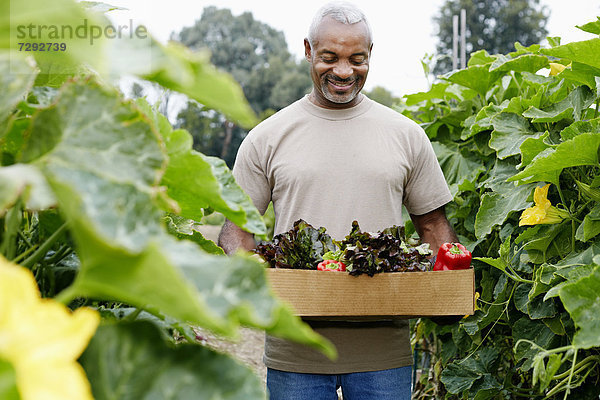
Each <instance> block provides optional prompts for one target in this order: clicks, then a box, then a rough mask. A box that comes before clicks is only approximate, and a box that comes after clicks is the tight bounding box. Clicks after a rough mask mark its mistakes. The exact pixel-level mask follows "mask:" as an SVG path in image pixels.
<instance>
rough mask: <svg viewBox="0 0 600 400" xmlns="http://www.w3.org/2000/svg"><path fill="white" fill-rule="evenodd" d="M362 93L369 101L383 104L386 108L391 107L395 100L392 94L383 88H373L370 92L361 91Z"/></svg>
mask: <svg viewBox="0 0 600 400" xmlns="http://www.w3.org/2000/svg"><path fill="white" fill-rule="evenodd" d="M363 93H364V94H365V95H367V97H368V98H370V99H371V100H375V101H376V102H378V103H379V104H383V105H384V106H387V107H391V106H392V105H393V104H394V103H395V102H396V100H397V99H396V98H395V97H394V95H393V94H392V92H390V91H389V90H387V89H386V88H384V87H383V86H375V87H374V88H373V89H371V91H365V90H363Z"/></svg>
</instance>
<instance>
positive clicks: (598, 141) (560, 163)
mask: <svg viewBox="0 0 600 400" xmlns="http://www.w3.org/2000/svg"><path fill="white" fill-rule="evenodd" d="M598 147H600V135H599V134H597V133H582V134H580V135H578V136H575V137H574V138H572V139H570V140H567V141H565V142H563V143H561V144H559V145H558V146H557V147H556V148H554V149H547V150H545V151H543V152H542V153H540V154H539V155H538V156H537V157H536V158H535V159H534V160H533V161H532V162H531V164H529V165H528V166H527V167H525V169H524V170H523V171H521V172H519V173H518V174H516V175H514V176H513V177H511V178H509V179H508V180H509V181H516V180H520V181H523V182H530V181H543V180H545V179H547V177H548V174H549V173H550V172H555V173H560V172H561V171H562V170H563V169H564V168H567V167H575V166H579V165H598Z"/></svg>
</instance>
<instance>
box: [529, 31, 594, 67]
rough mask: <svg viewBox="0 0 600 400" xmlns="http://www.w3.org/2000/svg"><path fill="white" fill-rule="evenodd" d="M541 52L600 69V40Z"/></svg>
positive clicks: (574, 43) (571, 44)
mask: <svg viewBox="0 0 600 400" xmlns="http://www.w3.org/2000/svg"><path fill="white" fill-rule="evenodd" d="M540 52H541V53H542V54H546V55H548V56H552V57H558V58H566V59H568V60H571V61H577V62H580V63H582V64H587V65H591V66H592V67H595V68H600V38H594V39H590V40H585V41H580V42H572V43H568V44H565V45H563V46H557V47H553V48H551V49H542V50H540Z"/></svg>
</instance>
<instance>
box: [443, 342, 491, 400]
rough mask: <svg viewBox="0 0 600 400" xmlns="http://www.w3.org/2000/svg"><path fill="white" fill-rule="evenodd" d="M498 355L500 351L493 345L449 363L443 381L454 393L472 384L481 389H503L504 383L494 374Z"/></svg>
mask: <svg viewBox="0 0 600 400" xmlns="http://www.w3.org/2000/svg"><path fill="white" fill-rule="evenodd" d="M498 355H499V353H498V351H497V350H496V349H494V348H492V347H484V348H482V349H480V350H477V351H475V352H474V353H473V354H472V355H471V357H469V358H466V359H463V360H458V361H454V362H452V363H450V364H448V366H447V367H446V368H444V371H442V376H441V381H442V383H443V384H444V386H445V387H446V389H447V390H448V392H450V393H453V394H459V393H462V392H464V391H465V390H468V389H470V388H471V387H472V386H477V387H478V389H481V390H484V389H501V388H502V385H501V384H500V382H498V381H497V380H496V378H494V376H493V375H492V374H493V372H495V371H494V364H495V362H496V360H497V359H498ZM479 385H481V387H479Z"/></svg>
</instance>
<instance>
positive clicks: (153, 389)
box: [80, 322, 266, 400]
mask: <svg viewBox="0 0 600 400" xmlns="http://www.w3.org/2000/svg"><path fill="white" fill-rule="evenodd" d="M80 362H81V364H82V366H83V367H84V369H85V371H86V374H87V376H88V379H89V381H90V384H91V387H92V393H93V395H94V398H95V399H97V400H103V399H117V398H118V399H121V400H150V399H155V400H167V399H169V400H174V399H181V400H184V399H191V398H197V399H223V400H226V399H229V400H245V399H266V395H265V392H264V389H263V384H262V382H261V381H260V379H259V378H258V377H257V376H256V375H255V374H254V373H253V372H252V371H251V370H250V369H248V368H247V367H245V366H242V365H241V364H239V363H237V362H236V361H234V360H233V359H232V358H230V357H228V356H226V355H224V354H220V353H217V352H215V351H213V350H210V349H208V348H206V347H203V346H197V345H191V344H186V345H179V346H176V347H172V346H169V345H167V343H165V342H164V339H163V337H162V335H161V333H160V331H159V330H158V328H157V327H156V326H154V325H153V324H152V323H150V322H134V323H123V322H122V323H118V324H108V325H104V326H101V327H99V328H98V331H97V332H96V334H95V335H94V337H93V338H92V340H91V341H90V344H89V346H88V348H87V349H86V351H85V352H84V353H83V355H82V356H81V359H80Z"/></svg>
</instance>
